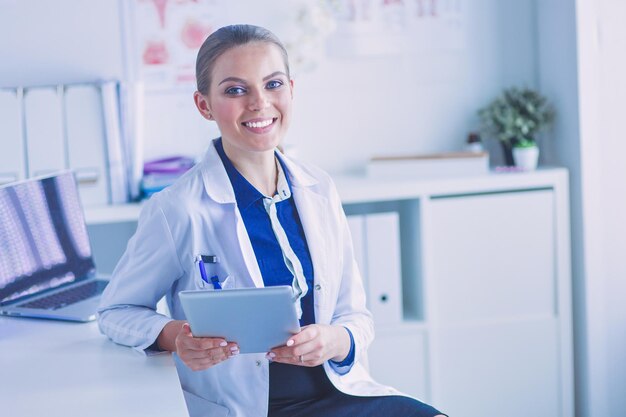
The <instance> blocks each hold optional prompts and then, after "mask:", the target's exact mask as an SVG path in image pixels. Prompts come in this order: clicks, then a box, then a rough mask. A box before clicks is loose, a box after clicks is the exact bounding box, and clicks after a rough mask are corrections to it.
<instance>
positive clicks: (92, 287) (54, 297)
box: [20, 280, 107, 310]
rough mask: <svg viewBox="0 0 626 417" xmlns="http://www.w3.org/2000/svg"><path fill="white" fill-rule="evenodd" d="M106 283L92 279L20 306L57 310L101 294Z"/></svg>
mask: <svg viewBox="0 0 626 417" xmlns="http://www.w3.org/2000/svg"><path fill="white" fill-rule="evenodd" d="M106 285H107V282H106V281H101V280H97V281H90V282H87V283H85V284H83V285H78V286H76V287H72V288H69V289H67V290H65V291H61V292H58V293H55V294H50V295H49V296H47V297H42V298H38V299H37V300H33V301H30V302H28V303H26V304H22V305H20V307H26V308H41V309H45V310H56V309H59V308H61V307H65V306H68V305H70V304H74V303H77V302H79V301H83V300H86V299H87V298H89V297H93V296H94V295H99V294H100V293H102V290H104V287H106Z"/></svg>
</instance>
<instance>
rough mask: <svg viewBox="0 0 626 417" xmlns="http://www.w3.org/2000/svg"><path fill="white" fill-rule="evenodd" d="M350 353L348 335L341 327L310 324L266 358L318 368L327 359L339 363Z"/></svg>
mask: <svg viewBox="0 0 626 417" xmlns="http://www.w3.org/2000/svg"><path fill="white" fill-rule="evenodd" d="M348 353H350V335H349V334H348V330H346V328H345V327H343V326H332V325H326V324H311V325H308V326H304V327H303V328H302V330H301V331H300V333H298V334H296V335H294V336H292V337H291V338H290V339H289V340H288V341H287V344H286V345H285V346H281V347H279V348H275V349H272V350H271V351H270V352H269V353H268V354H267V358H268V359H270V360H272V361H274V362H281V363H288V364H291V365H300V366H318V365H321V364H323V363H324V362H326V361H327V360H329V359H332V360H334V361H337V362H340V361H342V360H344V359H345V358H346V356H348Z"/></svg>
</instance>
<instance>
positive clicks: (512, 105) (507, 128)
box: [478, 87, 554, 170]
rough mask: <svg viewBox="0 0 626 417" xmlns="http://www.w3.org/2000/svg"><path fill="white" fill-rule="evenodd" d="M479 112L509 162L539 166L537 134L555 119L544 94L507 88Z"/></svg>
mask: <svg viewBox="0 0 626 417" xmlns="http://www.w3.org/2000/svg"><path fill="white" fill-rule="evenodd" d="M478 114H479V116H480V119H481V124H482V129H483V132H484V133H485V134H486V135H487V136H491V137H495V138H497V139H498V140H499V141H500V144H501V145H502V149H503V151H504V158H505V161H506V164H507V165H509V166H512V165H517V166H519V167H520V168H522V169H524V170H532V169H535V168H536V167H537V160H538V158H539V148H538V147H537V134H538V133H539V132H540V131H542V130H544V129H546V128H548V127H549V126H550V125H551V124H552V122H553V121H554V109H553V108H552V106H551V105H550V104H549V103H548V100H547V99H546V98H545V97H544V96H542V95H541V94H540V93H538V92H537V91H534V90H531V89H528V88H515V87H512V88H508V89H506V90H504V91H503V93H502V94H501V95H500V96H499V97H497V98H496V99H495V100H493V101H492V102H491V103H490V104H489V105H488V106H487V107H484V108H482V109H480V110H479V111H478Z"/></svg>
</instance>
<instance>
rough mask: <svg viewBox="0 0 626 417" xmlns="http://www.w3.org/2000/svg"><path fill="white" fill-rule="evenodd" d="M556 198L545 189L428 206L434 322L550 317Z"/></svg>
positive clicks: (552, 310)
mask: <svg viewBox="0 0 626 417" xmlns="http://www.w3.org/2000/svg"><path fill="white" fill-rule="evenodd" d="M553 198H554V197H553V192H552V191H551V190H544V191H527V192H516V193H501V194H490V195H478V196H464V197H452V198H441V199H435V200H432V201H431V207H430V215H429V216H428V219H426V222H427V223H428V225H427V226H428V227H429V228H430V233H429V237H428V242H426V244H427V245H428V253H429V255H428V256H429V259H430V263H431V265H432V267H431V272H432V273H431V277H432V281H433V285H434V287H435V288H436V297H437V302H436V303H435V306H436V307H435V308H436V309H437V310H436V312H435V315H436V317H437V319H438V321H439V322H443V323H455V322H467V321H471V320H484V319H489V320H491V319H494V318H499V319H501V318H509V319H510V318H521V317H530V316H552V315H554V314H555V309H556V306H555V299H556V298H555V285H556V284H555V283H556V275H555V264H554V256H555V247H554V246H555V236H554V233H555V223H554V202H553Z"/></svg>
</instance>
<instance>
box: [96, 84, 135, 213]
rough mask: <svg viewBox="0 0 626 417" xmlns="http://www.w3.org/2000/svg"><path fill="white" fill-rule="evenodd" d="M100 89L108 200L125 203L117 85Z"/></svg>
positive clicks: (125, 177) (126, 180)
mask: <svg viewBox="0 0 626 417" xmlns="http://www.w3.org/2000/svg"><path fill="white" fill-rule="evenodd" d="M100 89H101V93H102V109H103V117H104V130H105V137H106V150H107V156H108V166H107V168H108V175H109V185H110V199H109V200H110V203H111V204H120V203H126V202H127V201H128V191H129V190H128V178H127V172H126V164H125V159H124V143H123V140H122V124H121V117H120V104H119V103H120V100H119V91H118V84H117V83H116V82H106V83H104V84H102V86H101V87H100Z"/></svg>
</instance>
